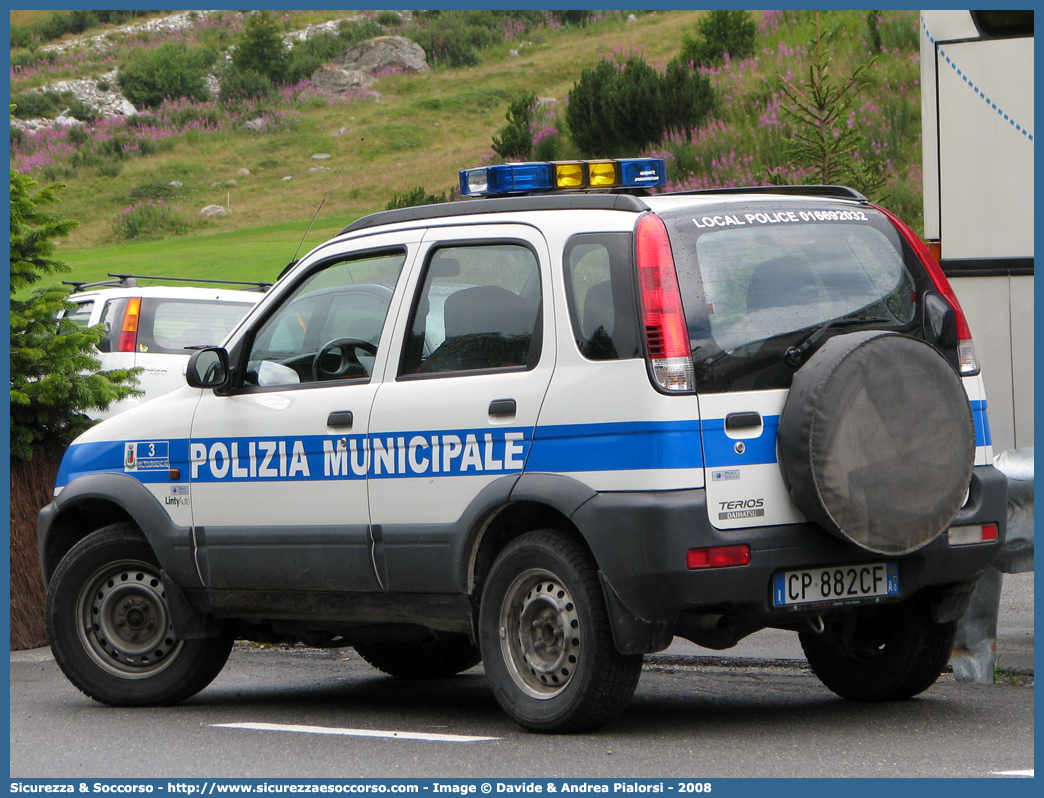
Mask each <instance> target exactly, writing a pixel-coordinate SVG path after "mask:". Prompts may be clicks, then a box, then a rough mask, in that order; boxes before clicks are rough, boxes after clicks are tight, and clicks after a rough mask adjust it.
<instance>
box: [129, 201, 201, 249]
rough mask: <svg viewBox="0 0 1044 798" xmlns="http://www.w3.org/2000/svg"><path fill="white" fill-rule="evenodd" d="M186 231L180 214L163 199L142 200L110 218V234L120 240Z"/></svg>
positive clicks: (185, 225) (176, 233)
mask: <svg viewBox="0 0 1044 798" xmlns="http://www.w3.org/2000/svg"><path fill="white" fill-rule="evenodd" d="M187 232H188V223H187V222H186V221H185V219H184V218H183V217H182V215H181V214H180V213H179V212H178V211H177V210H175V209H174V208H171V207H170V206H169V205H167V203H166V202H164V201H163V200H143V201H141V202H139V203H137V204H136V205H133V206H131V207H129V208H124V209H123V210H122V211H120V213H119V215H117V216H116V218H115V219H113V220H112V234H113V236H114V237H115V238H117V239H119V240H121V241H129V240H131V239H135V238H143V239H144V238H161V237H163V236H165V235H182V234H184V233H187Z"/></svg>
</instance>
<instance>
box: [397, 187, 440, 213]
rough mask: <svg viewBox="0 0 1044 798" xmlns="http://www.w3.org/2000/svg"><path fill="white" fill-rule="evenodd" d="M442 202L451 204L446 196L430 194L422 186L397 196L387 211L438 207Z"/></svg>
mask: <svg viewBox="0 0 1044 798" xmlns="http://www.w3.org/2000/svg"><path fill="white" fill-rule="evenodd" d="M440 202H449V200H448V199H447V198H446V195H445V194H428V193H427V192H426V191H425V190H424V189H423V188H422V187H421V186H417V187H416V188H415V189H413V190H412V191H407V192H406V193H405V194H395V195H393V196H392V199H391V202H389V203H388V205H387V207H386V210H389V211H394V210H396V209H397V208H412V207H414V206H415V205H437V204H438V203H440Z"/></svg>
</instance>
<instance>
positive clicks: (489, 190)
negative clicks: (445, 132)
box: [460, 158, 667, 197]
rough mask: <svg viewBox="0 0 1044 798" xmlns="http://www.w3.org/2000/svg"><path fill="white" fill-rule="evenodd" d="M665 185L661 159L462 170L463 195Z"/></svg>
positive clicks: (555, 162)
mask: <svg viewBox="0 0 1044 798" xmlns="http://www.w3.org/2000/svg"><path fill="white" fill-rule="evenodd" d="M665 185H667V165H666V163H665V161H664V160H663V159H662V158H620V159H614V160H597V161H538V162H534V163H506V164H497V165H495V166H480V167H478V168H475V169H462V170H461V172H460V194H461V196H462V197H497V196H504V195H506V194H531V193H537V192H551V191H580V190H583V189H639V188H654V187H656V186H665Z"/></svg>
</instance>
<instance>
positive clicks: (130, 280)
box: [109, 272, 272, 291]
mask: <svg viewBox="0 0 1044 798" xmlns="http://www.w3.org/2000/svg"><path fill="white" fill-rule="evenodd" d="M109 277H117V278H119V280H120V284H121V285H123V286H124V287H126V288H133V287H135V286H136V285H137V284H138V283H137V281H138V280H163V281H166V282H175V283H215V284H219V285H246V286H249V287H251V288H253V289H255V290H258V291H267V290H268V289H269V288H271V287H272V284H271V283H265V282H259V281H253V280H208V279H203V278H202V277H157V276H156V275H154V274H114V273H112V272H109Z"/></svg>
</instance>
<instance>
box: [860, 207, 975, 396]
mask: <svg viewBox="0 0 1044 798" xmlns="http://www.w3.org/2000/svg"><path fill="white" fill-rule="evenodd" d="M874 207H875V208H877V210H879V211H881V213H883V214H884V215H885V216H887V217H888V219H889V221H891V222H892V224H894V225H895V227H896V229H897V230H898V231H899V233H900V234H901V235H902V237H903V238H904V239H906V243H908V244H909V245H910V246H911V247H913V250H914V252H916V253H917V257H919V258H920V259H921V263H923V264H924V267H925V268H926V269H927V270H928V274H929V275H930V276H931V278H932V282H933V283H934V284H935V288H936V290H937V291H938V292H939V293H940V294H942V296H943V298H944V299H945V300H946V301H947V302H948V303H949V304H950V307H952V308H953V312H954V315H955V316H956V317H957V356H958V358H959V361H960V364H961V376H962V377H974V376H975V375H976V374H978V373H979V359H978V358H977V357H976V355H975V343H974V342H973V341H972V335H971V330H970V329H969V327H968V320H967V319H966V318H965V316H964V311H963V310H961V303H960V302H958V301H957V295H956V294H955V293H954V292H953V288H952V287H951V286H950V281H949V280H947V279H946V275H945V274H944V273H943V270H942V266H940V265H939V260H938V259H937V258H936V256H935V255H933V254H932V252H931V250H929V249H928V247H927V245H925V243H924V242H923V241H921V239H920V238H918V236H917V234H916V233H915V232H914V231H913V230H911V229H910V228H909V226H908V225H907V224H906V223H905V222H903V220H902V219H900V218H899V217H898V216H896V215H895V214H894V213H891V212H889V211H887V210H885V209H884V208H881V207H878V206H876V205H875V206H874Z"/></svg>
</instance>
